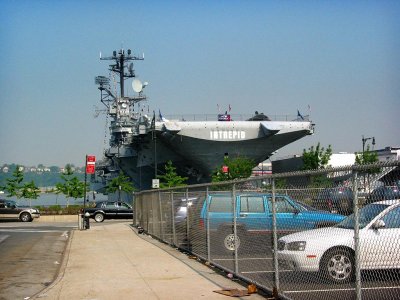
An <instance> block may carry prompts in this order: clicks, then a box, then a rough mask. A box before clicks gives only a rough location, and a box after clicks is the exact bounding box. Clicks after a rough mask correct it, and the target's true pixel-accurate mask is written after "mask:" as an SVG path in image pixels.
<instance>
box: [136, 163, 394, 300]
mask: <svg viewBox="0 0 400 300" xmlns="http://www.w3.org/2000/svg"><path fill="white" fill-rule="evenodd" d="M392 164H394V166H393V165H390V164H389V166H387V165H385V164H377V165H376V166H375V165H374V170H375V171H377V170H379V172H381V173H382V174H389V173H390V171H391V170H393V169H394V168H396V167H398V166H397V165H398V164H399V163H398V162H395V163H392ZM396 164H397V165H396ZM363 168H364V169H365V170H364V169H363ZM368 170H370V169H368V168H367V167H362V166H361V167H359V169H357V171H355V170H353V169H352V168H351V167H350V168H341V169H340V170H334V171H332V170H330V171H329V172H326V173H325V174H322V175H321V172H319V173H317V174H314V173H312V172H311V173H307V174H305V173H301V172H298V173H294V174H286V175H285V176H286V177H284V178H282V177H279V178H277V179H275V178H274V176H273V175H272V176H270V177H269V178H266V179H263V180H262V181H261V180H260V179H252V180H248V181H245V182H238V183H231V184H225V185H223V186H221V187H220V186H218V187H216V186H213V185H211V186H204V187H194V188H191V187H187V188H180V189H175V190H173V191H167V192H163V191H148V192H142V193H139V194H138V195H136V199H135V212H136V214H135V216H134V223H135V224H138V225H139V226H141V227H143V228H144V230H145V232H146V233H148V234H151V235H153V236H155V237H157V238H160V239H161V240H163V241H165V242H167V243H169V244H171V245H172V246H177V247H179V248H182V249H185V250H186V251H188V252H189V253H191V254H194V255H197V256H198V257H199V258H201V259H202V260H204V261H206V262H208V263H211V264H212V265H215V266H217V267H219V268H221V269H222V270H224V271H225V272H227V273H232V274H233V275H234V276H237V277H240V278H241V279H244V280H246V281H248V282H252V283H255V284H256V285H257V286H258V287H260V288H263V289H265V290H268V291H273V290H275V289H277V290H278V292H279V295H280V297H282V298H287V299H400V271H399V270H400V239H399V238H400V199H397V198H396V195H394V198H393V197H392V196H393V195H392V194H390V196H388V195H386V194H383V193H382V194H380V193H378V191H379V190H383V189H381V188H380V187H381V186H391V185H393V184H394V182H397V181H396V180H398V179H397V178H390V177H388V176H387V175H385V176H384V177H382V175H379V174H381V173H379V174H378V173H376V174H372V175H371V174H368ZM337 174H339V175H340V181H337V182H335V181H334V179H330V178H332V177H331V176H336V175H337ZM360 174H361V175H362V176H360ZM366 174H367V175H366ZM378 175H379V176H381V177H379V176H378ZM313 176H315V177H317V178H318V182H321V181H320V180H321V177H323V176H325V177H326V178H325V179H324V180H325V183H324V184H325V185H319V186H315V185H314V184H313V182H316V181H317V180H314V179H313ZM265 182H267V183H268V184H266V185H264V183H265ZM363 182H364V183H368V186H361V184H362V183H363ZM275 185H279V188H275V189H274V187H275ZM360 186H361V187H360ZM374 191H375V192H374ZM392 198H393V199H392ZM175 214H176V215H177V216H178V215H179V219H178V218H177V217H176V216H175ZM356 216H358V217H356ZM274 233H276V238H277V239H276V244H277V246H276V247H277V248H276V249H277V251H276V252H274V251H271V249H273V246H272V245H273V244H274V242H273V238H272V237H273V235H274ZM266 236H267V238H266ZM274 253H275V254H276V257H274ZM278 260H279V261H280V262H282V264H280V265H279V266H278V267H276V266H275V265H274V261H278Z"/></svg>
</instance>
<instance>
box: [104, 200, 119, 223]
mask: <svg viewBox="0 0 400 300" xmlns="http://www.w3.org/2000/svg"><path fill="white" fill-rule="evenodd" d="M103 206H104V208H103V210H104V212H105V214H106V218H107V219H114V218H115V217H116V215H117V210H118V208H117V207H116V204H115V202H110V201H109V202H106V203H105V205H103Z"/></svg>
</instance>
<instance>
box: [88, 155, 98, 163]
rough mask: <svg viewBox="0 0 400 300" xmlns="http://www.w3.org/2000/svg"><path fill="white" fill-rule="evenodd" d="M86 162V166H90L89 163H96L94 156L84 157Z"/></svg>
mask: <svg viewBox="0 0 400 300" xmlns="http://www.w3.org/2000/svg"><path fill="white" fill-rule="evenodd" d="M86 162H87V163H88V164H90V163H92V164H94V163H95V162H96V156H94V155H87V156H86Z"/></svg>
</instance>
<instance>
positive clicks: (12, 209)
mask: <svg viewBox="0 0 400 300" xmlns="http://www.w3.org/2000/svg"><path fill="white" fill-rule="evenodd" d="M39 217H40V212H39V210H38V209H36V208H31V207H25V206H18V204H17V202H15V201H14V200H5V199H0V220H12V219H16V220H20V221H22V222H32V221H33V219H35V218H39Z"/></svg>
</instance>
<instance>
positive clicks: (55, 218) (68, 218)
mask: <svg viewBox="0 0 400 300" xmlns="http://www.w3.org/2000/svg"><path fill="white" fill-rule="evenodd" d="M78 218H79V216H78V215H49V216H48V215H45V216H44V215H41V216H40V218H37V219H34V222H76V223H78Z"/></svg>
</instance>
